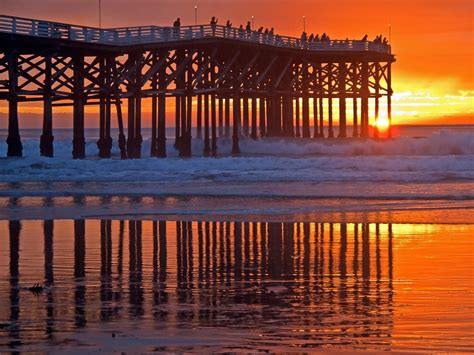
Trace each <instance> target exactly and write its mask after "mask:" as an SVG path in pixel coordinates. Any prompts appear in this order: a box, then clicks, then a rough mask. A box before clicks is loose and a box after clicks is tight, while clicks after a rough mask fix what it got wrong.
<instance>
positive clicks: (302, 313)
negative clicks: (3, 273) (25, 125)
mask: <svg viewBox="0 0 474 355" xmlns="http://www.w3.org/2000/svg"><path fill="white" fill-rule="evenodd" d="M22 223H25V224H27V223H33V222H18V221H11V222H9V226H8V229H9V243H8V245H9V250H10V252H9V262H10V272H9V275H8V279H9V286H7V285H6V284H4V283H3V279H2V282H1V283H0V294H1V295H2V298H3V299H5V300H6V299H7V298H5V297H4V296H6V294H7V293H8V292H9V294H10V297H9V301H6V302H2V305H1V306H0V321H3V322H2V328H1V329H0V334H1V335H2V336H1V339H3V340H0V349H19V350H21V349H27V348H28V346H31V345H32V344H35V343H37V342H38V341H46V342H48V341H49V342H51V344H53V340H54V338H55V335H56V334H57V333H62V332H73V331H74V329H77V328H87V327H89V326H91V327H96V326H97V324H98V323H101V322H111V321H114V322H116V323H115V324H114V326H116V327H117V329H120V328H121V327H123V328H125V329H127V328H128V327H129V325H127V322H129V321H131V320H147V321H149V320H154V322H152V323H151V324H152V325H151V326H150V327H151V329H150V330H153V329H158V328H167V329H173V328H175V329H182V328H185V329H187V328H189V329H192V328H200V327H206V328H209V331H210V332H214V331H215V332H216V337H217V338H218V336H219V335H218V334H219V329H224V328H226V329H245V330H253V334H251V338H250V339H241V341H242V343H245V344H248V346H249V349H264V348H265V347H272V346H276V347H278V346H280V345H282V346H299V347H319V346H327V345H330V344H339V345H353V346H362V347H365V346H368V347H383V348H384V347H389V346H390V343H391V332H392V326H393V319H392V312H393V294H394V292H393V252H392V240H393V233H392V226H391V225H378V224H367V223H364V224H344V223H343V224H332V223H256V222H255V223H253V222H252V223H250V222H187V221H186V222H181V221H179V222H164V221H153V222H151V221H150V222H148V221H147V222H142V221H134V220H133V221H132V220H131V221H110V220H101V221H85V220H75V221H73V222H69V221H55V222H53V221H51V220H46V221H44V222H43V233H44V239H43V249H38V250H43V252H42V254H43V255H42V256H41V257H42V258H44V276H40V273H39V270H40V269H38V267H37V265H36V260H37V259H35V260H28V259H26V258H25V259H24V258H23V256H22V252H23V247H24V246H23V245H22V238H21V234H22ZM36 223H37V222H36ZM71 223H73V227H72V228H68V227H69V224H71ZM57 224H59V225H60V228H59V227H58V228H56V227H57V226H56V225H57ZM56 229H59V231H58V232H56ZM71 231H72V234H73V235H70V233H71ZM55 234H61V236H60V237H58V238H59V239H60V240H59V241H57V240H56V238H57V237H56V235H55ZM71 239H72V240H73V245H72V246H71V248H69V245H68V244H67V243H68V242H67V241H66V242H64V243H63V241H64V240H69V241H70V240H71ZM127 242H128V243H127ZM2 243H3V245H7V243H5V241H2ZM35 243H36V244H38V245H39V244H40V242H39V241H36V242H35ZM61 243H63V244H61ZM127 245H128V248H127ZM127 249H128V250H127ZM38 250H37V253H39V251H38ZM57 254H61V255H60V259H61V260H56V255H57ZM37 257H38V255H37ZM0 260H1V259H0ZM23 264H24V265H23ZM20 267H21V268H22V270H23V272H21V273H20V272H19V268H20ZM69 270H71V271H73V272H72V274H69V273H68V272H69ZM57 273H58V274H59V275H56V274H57ZM32 282H41V283H42V284H44V286H45V287H44V291H43V292H42V293H41V294H39V295H37V296H34V295H32V294H31V292H28V290H27V288H26V287H27V286H28V285H29V284H30V283H32ZM71 289H72V290H73V295H71V293H70V291H69V290H71ZM71 296H72V297H71ZM22 298H24V300H22ZM7 309H9V317H7V318H5V314H6V313H7ZM40 310H44V311H40ZM27 314H30V315H28V316H25V318H23V316H24V315H27ZM147 324H148V323H147ZM213 329H215V330H213ZM238 340H239V339H238V338H237V340H236V341H237V342H238ZM25 347H26V348H25ZM197 349H199V348H197Z"/></svg>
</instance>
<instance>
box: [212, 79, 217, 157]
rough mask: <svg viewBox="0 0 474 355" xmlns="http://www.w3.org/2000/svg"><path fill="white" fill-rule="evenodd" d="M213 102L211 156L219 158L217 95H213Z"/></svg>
mask: <svg viewBox="0 0 474 355" xmlns="http://www.w3.org/2000/svg"><path fill="white" fill-rule="evenodd" d="M213 73H214V71H213ZM211 100H212V101H211V154H212V156H213V157H215V156H217V112H216V95H215V94H212V95H211Z"/></svg>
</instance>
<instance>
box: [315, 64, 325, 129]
mask: <svg viewBox="0 0 474 355" xmlns="http://www.w3.org/2000/svg"><path fill="white" fill-rule="evenodd" d="M317 70H318V87H319V102H318V104H319V137H320V138H324V136H325V134H324V106H323V103H324V102H323V94H324V87H323V69H322V66H321V64H318V67H317Z"/></svg>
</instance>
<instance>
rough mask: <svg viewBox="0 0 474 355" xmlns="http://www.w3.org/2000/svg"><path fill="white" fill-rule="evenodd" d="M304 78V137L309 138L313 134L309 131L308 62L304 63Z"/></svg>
mask: <svg viewBox="0 0 474 355" xmlns="http://www.w3.org/2000/svg"><path fill="white" fill-rule="evenodd" d="M302 70H303V74H302V75H303V78H302V86H303V93H302V109H303V110H302V111H303V112H302V113H303V138H309V137H310V136H311V134H310V131H309V96H308V95H309V93H308V88H309V85H308V80H309V78H308V75H309V73H308V64H307V63H304V64H303V69H302Z"/></svg>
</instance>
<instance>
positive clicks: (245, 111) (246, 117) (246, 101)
mask: <svg viewBox="0 0 474 355" xmlns="http://www.w3.org/2000/svg"><path fill="white" fill-rule="evenodd" d="M242 101H243V105H242V110H243V114H242V128H243V129H242V135H243V136H244V137H248V136H249V98H248V97H247V96H244V97H243V98H242Z"/></svg>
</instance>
